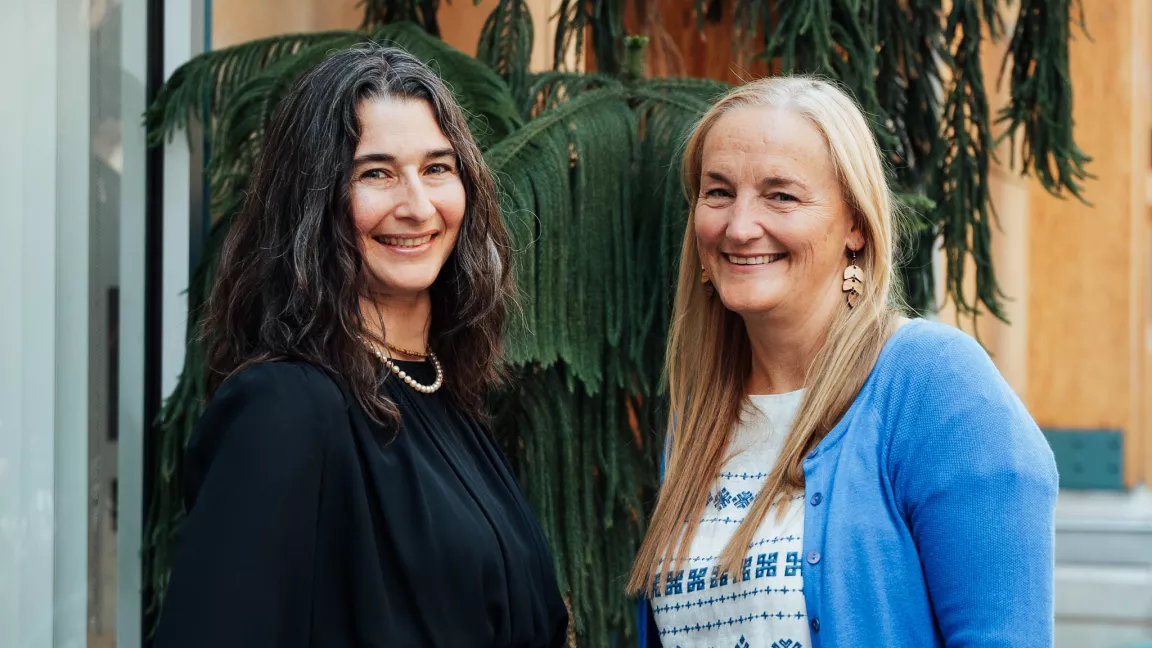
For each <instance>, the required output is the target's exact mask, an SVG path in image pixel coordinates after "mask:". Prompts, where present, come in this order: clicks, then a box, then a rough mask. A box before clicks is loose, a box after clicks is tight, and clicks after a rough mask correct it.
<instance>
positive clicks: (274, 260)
mask: <svg viewBox="0 0 1152 648" xmlns="http://www.w3.org/2000/svg"><path fill="white" fill-rule="evenodd" d="M383 98H390V99H401V100H417V101H424V102H427V103H428V104H429V105H430V106H431V107H432V110H433V112H434V113H435V115H436V120H437V122H438V123H439V125H440V130H441V131H443V133H444V135H445V137H447V138H448V140H449V141H450V142H451V143H452V147H453V149H454V150H455V152H456V156H457V159H458V165H459V173H460V177H461V179H462V181H463V185H464V191H465V196H466V199H467V206H466V209H465V213H464V220H463V223H462V224H461V227H460V235H459V237H458V238H457V241H456V245H455V248H454V249H453V251H452V253H451V254H450V255H449V257H448V259H447V261H446V262H445V265H444V267H443V268H442V269H441V271H440V274H439V276H438V277H437V279H436V281H435V283H434V284H433V285H432V288H431V302H432V308H431V311H432V314H431V318H432V321H431V326H430V331H429V344H430V346H431V348H432V350H433V351H434V352H435V353H436V355H437V356H439V358H440V362H441V364H442V365H443V369H444V387H443V389H446V390H447V391H448V393H449V395H450V397H451V398H452V400H453V402H454V403H455V404H456V405H457V406H459V407H461V408H463V409H465V410H466V411H469V412H471V413H473V414H475V415H480V414H481V413H482V405H483V401H484V398H485V395H486V393H487V391H488V389H489V388H490V387H491V386H493V385H494V384H495V383H496V382H497V381H498V379H499V371H498V362H499V358H500V355H501V350H502V341H503V324H504V318H505V314H506V310H507V307H508V303H507V300H508V298H510V297H512V296H513V282H512V278H511V273H510V264H509V261H510V260H509V258H508V250H509V244H508V232H507V230H506V229H505V227H504V223H503V221H502V219H501V217H500V210H499V203H498V200H497V196H496V186H495V183H494V181H493V179H492V175H491V173H490V171H489V169H488V167H487V165H486V164H485V162H484V158H483V156H482V155H481V153H480V149H479V148H478V147H477V145H476V141H475V140H474V139H473V137H472V134H471V132H470V131H469V129H468V122H467V119H466V118H465V116H464V113H463V111H462V110H461V108H460V106H459V104H457V103H456V100H455V98H454V97H453V96H452V93H451V91H450V90H449V89H448V87H447V86H446V85H445V84H444V82H443V81H442V80H441V79H440V78H439V76H437V75H436V73H434V72H433V71H432V70H430V69H429V68H428V67H427V66H425V65H424V64H423V63H421V62H420V61H419V60H417V59H416V58H414V57H412V56H411V55H410V54H408V53H406V52H404V51H403V50H400V49H395V48H390V47H382V46H379V45H374V44H372V45H362V46H357V47H355V48H352V49H348V50H343V51H340V52H337V53H335V54H332V55H331V56H329V57H328V58H326V59H325V60H324V61H322V62H321V63H319V64H318V65H316V66H315V67H314V68H312V69H311V70H309V71H308V72H307V73H305V74H304V75H303V76H302V77H301V78H300V79H299V80H298V81H297V82H296V84H295V85H294V86H293V87H292V89H291V91H290V92H289V94H288V95H287V96H286V97H285V98H284V99H283V101H281V103H280V105H279V106H278V108H277V111H276V114H275V117H274V119H273V121H272V124H271V126H270V128H269V129H268V132H267V135H266V138H265V141H264V145H263V150H262V152H261V155H260V158H259V162H258V164H257V166H256V169H255V171H254V173H253V176H252V179H251V183H250V185H249V191H248V196H247V199H246V201H245V203H244V206H243V208H242V210H241V211H240V212H239V213H238V214H237V215H236V219H235V222H233V223H232V226H231V229H230V231H229V232H228V235H227V238H226V239H225V241H224V245H223V249H222V251H221V256H220V262H219V266H218V269H217V275H216V280H215V283H214V285H213V287H212V292H211V295H210V296H209V298H208V302H207V306H206V310H205V316H204V320H203V329H202V335H203V337H204V340H205V342H206V344H207V346H208V381H207V382H208V393H209V395H211V394H213V393H214V392H215V391H216V389H217V388H218V387H219V386H220V385H221V384H222V383H223V382H224V381H225V380H227V379H228V378H229V377H231V376H233V375H235V374H236V373H238V372H239V371H241V370H243V369H244V368H246V367H248V366H250V365H253V364H256V363H261V362H270V361H275V360H296V361H305V362H308V363H311V364H313V365H316V366H318V367H320V368H322V369H323V370H324V371H325V372H327V373H328V374H329V375H331V376H333V377H334V378H336V379H338V380H339V381H341V382H342V383H343V384H344V385H345V386H346V387H347V388H348V389H349V390H350V391H351V392H352V393H353V394H354V395H355V397H356V399H357V400H358V401H359V403H360V405H361V407H363V408H364V409H365V411H366V412H367V413H368V414H369V415H370V416H372V417H373V418H375V419H376V420H378V421H385V420H390V421H393V422H395V421H397V420H398V419H397V417H398V412H397V410H396V407H395V405H394V404H392V403H391V402H389V401H388V400H387V399H386V398H384V396H382V395H381V394H380V391H379V381H380V380H381V375H387V374H388V373H390V372H379V371H378V367H377V365H376V364H375V360H373V359H372V357H371V356H370V355H369V354H368V353H367V352H366V351H365V348H364V345H363V343H362V341H361V338H360V336H361V334H362V332H363V330H364V326H363V324H364V322H363V319H362V315H361V311H360V301H359V298H360V296H361V294H365V293H366V288H367V280H368V277H367V276H366V272H367V271H366V268H365V264H364V259H363V256H362V254H361V250H360V247H359V240H360V237H359V236H358V234H357V231H356V227H355V225H354V222H353V219H352V216H351V210H350V204H351V203H350V188H351V184H352V160H353V157H354V155H355V151H356V147H357V144H358V143H359V140H360V130H361V125H360V121H359V117H358V112H357V111H358V108H359V107H360V105H361V104H362V103H363V102H365V101H368V100H373V99H383Z"/></svg>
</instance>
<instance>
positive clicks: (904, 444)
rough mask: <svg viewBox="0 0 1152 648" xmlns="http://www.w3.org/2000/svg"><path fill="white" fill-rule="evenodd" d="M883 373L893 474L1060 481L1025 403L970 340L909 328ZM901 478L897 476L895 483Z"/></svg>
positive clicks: (925, 327) (883, 411)
mask: <svg viewBox="0 0 1152 648" xmlns="http://www.w3.org/2000/svg"><path fill="white" fill-rule="evenodd" d="M878 368H879V369H880V370H881V373H882V375H883V377H884V378H885V380H884V381H883V383H884V384H883V385H880V384H878V385H877V395H878V396H877V403H876V407H877V411H878V413H879V414H880V417H881V419H882V420H883V421H884V427H885V434H886V436H887V439H886V441H887V443H888V459H889V466H890V468H892V469H893V470H894V471H896V472H899V471H900V470H901V467H904V468H905V470H904V472H907V473H908V474H919V473H920V472H921V469H927V470H928V471H929V472H931V473H932V474H933V475H934V478H939V479H945V480H947V479H951V478H953V477H956V476H957V475H959V474H960V473H974V474H980V473H984V474H985V475H988V474H991V473H994V472H1001V471H1007V472H1009V473H1013V474H1017V475H1023V474H1025V473H1035V475H1034V476H1036V477H1037V478H1040V479H1041V480H1043V481H1048V480H1051V481H1053V483H1054V481H1055V475H1056V473H1055V462H1054V461H1053V457H1052V451H1051V448H1050V447H1049V446H1048V443H1047V440H1046V439H1045V438H1044V435H1043V433H1042V432H1041V431H1040V428H1039V427H1038V426H1037V425H1036V422H1035V421H1034V420H1033V418H1032V416H1031V414H1029V412H1028V410H1027V408H1026V407H1025V406H1024V403H1023V402H1022V401H1021V400H1020V398H1019V396H1017V394H1016V392H1015V391H1013V389H1012V387H1011V386H1010V385H1009V384H1008V382H1007V381H1006V380H1004V377H1003V375H1001V373H1000V371H999V369H997V368H996V365H995V364H994V363H993V362H992V359H991V357H990V356H989V355H988V353H987V351H985V350H984V348H983V347H982V346H981V345H980V343H979V342H977V341H976V340H975V339H974V338H973V337H972V336H970V335H968V334H967V333H964V332H963V331H960V330H958V329H956V328H954V327H951V326H948V325H945V324H939V323H934V322H928V321H913V322H910V323H908V324H906V325H905V326H904V327H902V328H901V329H900V330H898V331H897V333H896V335H894V336H893V339H892V340H891V341H890V345H889V347H886V348H885V353H884V354H882V360H881V362H878ZM894 476H898V475H894Z"/></svg>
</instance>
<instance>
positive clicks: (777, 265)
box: [694, 107, 864, 319]
mask: <svg viewBox="0 0 1152 648" xmlns="http://www.w3.org/2000/svg"><path fill="white" fill-rule="evenodd" d="M694 220H695V232H696V243H697V249H698V252H699V255H700V262H701V264H702V265H703V266H704V268H705V269H706V270H707V271H708V273H709V274H710V275H711V279H712V283H713V285H714V286H715V288H716V294H717V295H718V296H719V297H720V299H721V300H722V301H723V303H724V305H725V306H726V307H727V308H728V309H729V310H732V311H734V312H736V313H738V314H740V315H743V316H746V317H747V316H750V315H763V314H768V313H771V314H772V315H773V316H774V317H775V316H784V317H790V318H792V317H794V318H800V319H804V318H807V317H810V316H811V314H813V313H815V312H823V311H825V310H827V309H828V308H830V307H831V305H830V302H831V301H832V300H842V299H843V295H842V294H841V286H842V279H841V278H842V273H843V272H844V268H845V266H846V258H845V254H846V250H847V249H853V250H859V249H860V248H861V247H862V246H863V245H864V237H863V235H862V233H861V232H860V230H859V228H857V227H855V226H854V219H853V217H852V210H851V209H850V207H849V206H848V204H847V203H846V202H845V200H844V196H843V194H842V190H841V187H840V182H839V181H838V180H837V177H836V170H835V167H834V165H833V162H832V157H831V155H830V153H829V151H828V145H827V143H826V142H825V141H824V137H823V135H821V133H820V131H818V130H817V129H816V127H815V126H814V125H813V124H812V123H811V122H810V121H809V120H808V119H806V118H804V117H803V116H801V115H798V114H796V113H794V112H792V111H788V110H780V109H774V108H760V107H741V108H736V109H733V110H732V111H730V112H728V113H726V114H724V115H723V116H721V117H720V118H719V119H718V120H717V121H716V123H715V124H714V125H713V127H712V129H711V130H710V131H709V132H708V135H707V136H706V137H705V140H704V147H703V156H702V160H701V176H700V192H699V195H698V196H697V199H696V208H695V215H694Z"/></svg>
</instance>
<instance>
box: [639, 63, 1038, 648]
mask: <svg viewBox="0 0 1152 648" xmlns="http://www.w3.org/2000/svg"><path fill="white" fill-rule="evenodd" d="M683 182H684V185H685V191H686V194H687V196H688V200H689V204H690V205H691V208H690V212H689V216H688V228H687V232H686V233H685V236H684V245H683V251H682V254H681V265H680V276H679V281H678V285H677V291H676V306H675V313H674V317H673V320H672V330H671V334H670V339H669V343H668V358H667V379H668V384H669V390H670V394H671V399H672V403H671V405H672V411H673V412H674V413H675V415H674V419H673V421H674V422H673V427H672V429H671V430H670V434H669V436H670V438H669V440H668V444H667V452H666V457H665V461H666V463H665V473H664V482H663V485H662V487H661V491H660V495H659V498H658V500H657V504H656V509H655V511H654V513H653V516H652V520H651V525H650V527H649V530H648V534H647V537H646V538H645V539H644V542H643V544H642V545H641V547H640V551H639V553H638V555H637V558H636V563H635V566H634V569H633V571H632V575H631V577H630V580H629V583H628V589H629V590H630V592H631V593H633V594H640V595H642V596H643V598H644V599H645V601H643V602H642V605H643V606H644V607H646V608H647V609H648V610H649V611H650V612H649V613H648V614H646V615H645V617H642V618H646V622H645V623H643V624H642V626H641V630H642V632H641V635H642V638H641V645H642V646H643V645H664V646H681V647H684V648H688V647H689V646H709V647H716V648H730V647H731V648H811V647H812V646H852V647H856V646H859V647H868V648H872V647H880V646H908V647H915V648H926V647H931V646H1012V647H1014V648H1021V647H1029V646H1050V645H1052V626H1053V608H1052V605H1053V599H1052V596H1053V594H1052V590H1053V514H1054V508H1055V502H1056V493H1057V476H1056V468H1055V463H1054V461H1053V457H1052V452H1051V450H1050V449H1049V447H1048V445H1047V444H1046V442H1045V440H1044V437H1043V435H1042V434H1041V433H1040V430H1039V429H1038V428H1037V426H1036V424H1035V422H1034V421H1033V420H1032V418H1031V417H1030V416H1029V414H1028V412H1027V411H1026V410H1025V408H1024V406H1023V404H1022V403H1021V402H1020V400H1019V399H1018V398H1017V397H1016V395H1015V393H1014V392H1013V391H1012V390H1011V388H1010V387H1009V386H1008V385H1007V384H1006V383H1005V381H1004V380H1003V378H1002V377H1001V375H1000V374H999V372H998V371H997V369H996V368H995V366H994V365H993V364H992V362H991V360H990V359H989V357H988V355H987V354H986V353H985V352H984V350H983V349H982V348H981V347H980V345H979V344H978V343H977V342H976V341H975V340H973V339H972V338H971V337H969V336H967V335H966V334H964V333H962V332H960V331H958V330H957V329H954V328H952V327H948V326H945V325H941V324H935V323H931V322H928V321H925V320H908V319H906V318H905V317H903V316H901V314H900V311H899V308H898V306H897V303H898V300H897V298H896V297H895V295H894V291H893V275H894V262H893V255H894V249H895V235H894V225H893V219H894V213H893V212H894V208H893V199H892V195H891V192H890V190H889V188H888V186H887V183H886V180H885V173H884V166H883V162H882V161H881V156H880V152H879V149H878V147H877V145H876V142H875V140H874V138H873V136H872V134H871V131H870V129H869V127H868V123H867V121H866V119H865V117H864V116H863V115H862V113H861V111H860V109H859V108H858V107H857V106H856V104H855V103H854V102H853V101H852V100H851V99H850V98H849V97H848V96H847V95H846V94H845V93H844V92H842V91H841V90H839V89H838V88H837V87H835V86H834V85H832V84H830V83H828V82H825V81H822V80H818V79H812V78H805V77H777V78H770V79H765V80H760V81H756V82H753V83H749V84H747V85H744V86H742V87H739V88H736V89H734V90H733V91H731V92H730V93H729V94H728V95H727V96H726V97H724V98H723V99H721V100H720V101H719V102H718V103H717V104H716V105H715V106H714V107H713V108H712V109H711V110H710V111H709V112H708V113H707V114H706V115H705V116H704V117H703V118H702V120H701V121H700V123H699V125H698V126H697V128H696V129H695V131H694V132H693V133H692V135H691V138H690V139H689V141H688V144H687V148H686V151H685V153H684V161H683ZM645 635H646V636H645Z"/></svg>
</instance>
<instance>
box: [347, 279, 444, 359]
mask: <svg viewBox="0 0 1152 648" xmlns="http://www.w3.org/2000/svg"><path fill="white" fill-rule="evenodd" d="M360 312H361V315H362V318H363V321H364V329H365V330H364V332H365V333H366V334H367V335H368V336H369V337H370V338H372V339H375V340H384V341H386V342H387V343H388V344H391V345H392V346H395V347H399V348H402V349H408V350H410V351H420V352H423V351H424V350H426V349H427V348H428V329H429V325H430V323H431V315H432V301H431V299H430V297H429V295H428V291H423V292H421V293H418V294H416V295H412V296H404V297H395V296H391V295H379V294H376V295H370V296H364V297H361V298H360ZM391 355H393V356H395V355H397V354H396V352H392V354H391ZM400 355H401V356H403V354H400Z"/></svg>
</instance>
